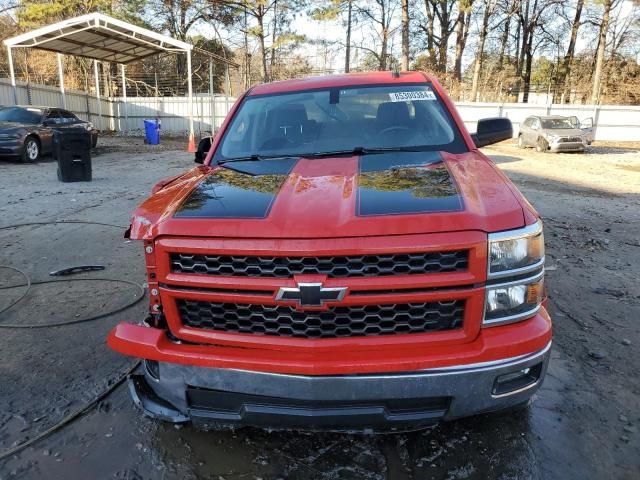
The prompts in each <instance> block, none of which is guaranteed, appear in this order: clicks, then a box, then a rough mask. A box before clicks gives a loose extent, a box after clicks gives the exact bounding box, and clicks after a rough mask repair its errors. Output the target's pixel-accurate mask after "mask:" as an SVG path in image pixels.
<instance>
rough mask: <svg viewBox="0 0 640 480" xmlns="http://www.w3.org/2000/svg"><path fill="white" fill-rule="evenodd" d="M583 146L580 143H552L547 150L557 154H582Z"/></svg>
mask: <svg viewBox="0 0 640 480" xmlns="http://www.w3.org/2000/svg"><path fill="white" fill-rule="evenodd" d="M584 149H585V144H584V143H582V142H552V143H550V144H549V150H550V151H552V152H554V153H557V152H582V151H584Z"/></svg>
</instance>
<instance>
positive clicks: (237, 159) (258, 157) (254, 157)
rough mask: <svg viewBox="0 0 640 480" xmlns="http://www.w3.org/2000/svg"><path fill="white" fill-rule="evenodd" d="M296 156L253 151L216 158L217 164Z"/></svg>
mask: <svg viewBox="0 0 640 480" xmlns="http://www.w3.org/2000/svg"><path fill="white" fill-rule="evenodd" d="M294 157H298V155H297V154H296V155H259V154H257V153H254V154H253V155H247V156H246V157H235V158H226V159H223V160H218V162H217V163H218V165H224V164H225V163H235V162H259V161H261V160H274V159H280V158H294Z"/></svg>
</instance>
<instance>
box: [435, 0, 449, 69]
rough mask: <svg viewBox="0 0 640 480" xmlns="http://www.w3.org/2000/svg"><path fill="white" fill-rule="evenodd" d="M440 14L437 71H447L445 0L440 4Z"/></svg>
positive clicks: (447, 33) (447, 16)
mask: <svg viewBox="0 0 640 480" xmlns="http://www.w3.org/2000/svg"><path fill="white" fill-rule="evenodd" d="M441 6H442V13H441V19H440V44H439V45H438V69H439V71H440V72H442V73H445V72H446V71H447V52H448V47H449V13H450V12H449V5H448V3H447V0H443V1H442V2H441Z"/></svg>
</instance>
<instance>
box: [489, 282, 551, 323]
mask: <svg viewBox="0 0 640 480" xmlns="http://www.w3.org/2000/svg"><path fill="white" fill-rule="evenodd" d="M543 298H544V272H540V273H538V274H536V275H535V276H534V277H530V278H527V279H524V280H515V281H512V282H508V283H501V284H497V285H488V286H487V290H486V300H485V311H484V319H483V325H484V326H492V325H502V324H505V323H512V322H517V321H519V320H523V319H525V318H528V317H531V316H533V315H534V314H535V313H536V312H537V311H538V309H539V308H540V304H541V303H542V300H543Z"/></svg>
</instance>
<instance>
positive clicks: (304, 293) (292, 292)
mask: <svg viewBox="0 0 640 480" xmlns="http://www.w3.org/2000/svg"><path fill="white" fill-rule="evenodd" d="M346 293H347V287H338V288H324V287H323V286H322V284H321V283H299V284H298V286H297V287H294V288H289V287H282V288H281V289H280V290H278V295H276V300H283V301H294V302H298V304H299V305H300V306H301V307H321V306H322V305H324V302H339V301H340V300H342V299H343V298H344V295H345V294H346Z"/></svg>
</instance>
